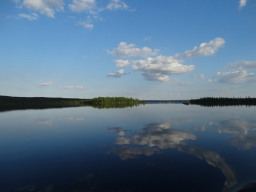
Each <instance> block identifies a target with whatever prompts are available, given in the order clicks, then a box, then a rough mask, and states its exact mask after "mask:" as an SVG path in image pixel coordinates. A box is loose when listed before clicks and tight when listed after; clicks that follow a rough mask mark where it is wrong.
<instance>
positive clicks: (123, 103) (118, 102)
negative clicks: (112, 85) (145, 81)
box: [90, 97, 145, 109]
mask: <svg viewBox="0 0 256 192" xmlns="http://www.w3.org/2000/svg"><path fill="white" fill-rule="evenodd" d="M90 102H91V105H92V106H93V107H95V108H100V109H101V108H125V107H133V106H138V105H140V104H145V101H141V100H139V99H133V98H126V97H97V98H93V99H91V100H90Z"/></svg>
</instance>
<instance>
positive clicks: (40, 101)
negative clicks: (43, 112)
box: [0, 96, 145, 111]
mask: <svg viewBox="0 0 256 192" xmlns="http://www.w3.org/2000/svg"><path fill="white" fill-rule="evenodd" d="M144 103H145V101H141V100H138V99H133V98H126V97H97V98H93V99H77V98H49V97H10V96H0V111H6V110H16V109H45V108H62V107H78V106H92V107H95V108H124V107H133V106H137V105H139V104H144Z"/></svg>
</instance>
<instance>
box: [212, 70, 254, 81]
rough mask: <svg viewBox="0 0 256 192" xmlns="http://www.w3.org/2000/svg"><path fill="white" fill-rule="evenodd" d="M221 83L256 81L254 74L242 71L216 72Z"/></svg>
mask: <svg viewBox="0 0 256 192" xmlns="http://www.w3.org/2000/svg"><path fill="white" fill-rule="evenodd" d="M216 76H217V77H219V81H220V82H222V83H250V82H256V74H255V73H248V72H247V71H245V70H242V71H229V72H218V73H217V74H216Z"/></svg>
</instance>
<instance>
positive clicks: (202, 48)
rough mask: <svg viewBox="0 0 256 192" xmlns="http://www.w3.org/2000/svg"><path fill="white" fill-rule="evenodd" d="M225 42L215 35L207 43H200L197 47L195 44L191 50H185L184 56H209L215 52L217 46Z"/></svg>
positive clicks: (219, 46)
mask: <svg viewBox="0 0 256 192" xmlns="http://www.w3.org/2000/svg"><path fill="white" fill-rule="evenodd" d="M224 44H225V40H224V39H223V38H220V37H217V38H215V39H213V40H211V41H209V42H208V43H201V44H200V45H199V47H197V46H195V47H194V48H193V49H192V50H189V51H186V52H185V53H184V54H185V57H187V58H193V57H197V56H211V55H213V54H215V53H216V52H217V51H218V49H219V48H221V47H222V46H223V45H224Z"/></svg>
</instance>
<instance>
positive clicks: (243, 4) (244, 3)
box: [239, 0, 247, 9]
mask: <svg viewBox="0 0 256 192" xmlns="http://www.w3.org/2000/svg"><path fill="white" fill-rule="evenodd" d="M246 3H247V0H239V8H240V9H241V8H243V7H245V6H246Z"/></svg>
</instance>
